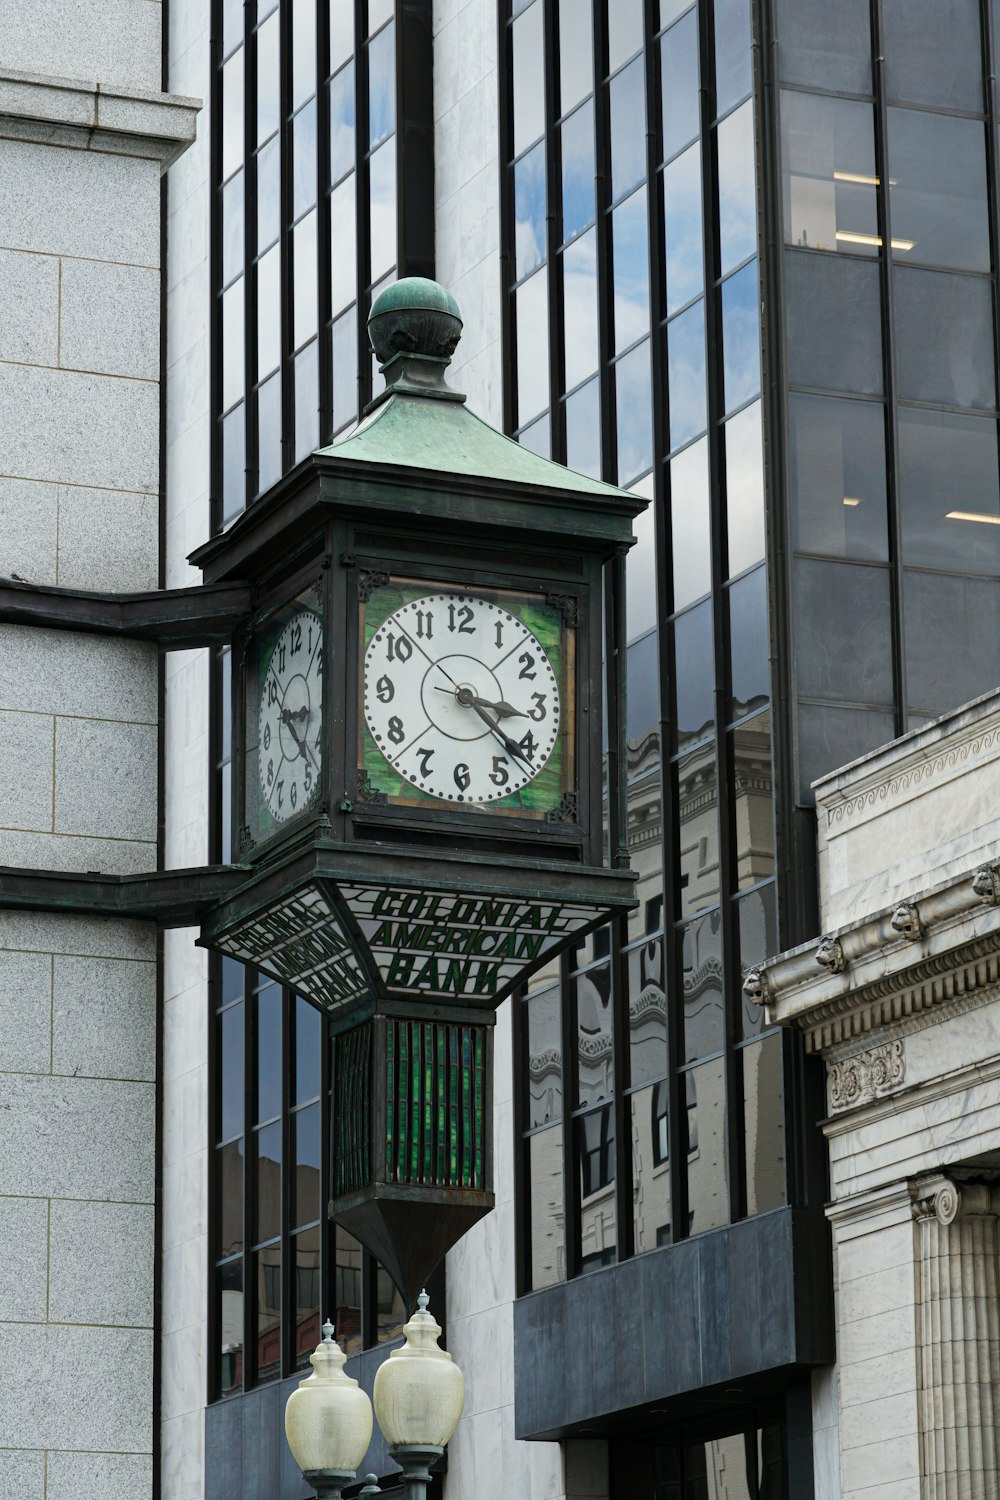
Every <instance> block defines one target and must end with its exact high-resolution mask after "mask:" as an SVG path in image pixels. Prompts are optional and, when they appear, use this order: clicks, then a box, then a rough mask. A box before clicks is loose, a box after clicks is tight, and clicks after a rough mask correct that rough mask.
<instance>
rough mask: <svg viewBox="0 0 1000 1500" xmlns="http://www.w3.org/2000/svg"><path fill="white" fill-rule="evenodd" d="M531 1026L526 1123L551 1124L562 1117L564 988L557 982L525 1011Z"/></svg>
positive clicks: (529, 1032) (536, 996)
mask: <svg viewBox="0 0 1000 1500" xmlns="http://www.w3.org/2000/svg"><path fill="white" fill-rule="evenodd" d="M522 1014H523V1016H524V1023H523V1024H524V1025H525V1027H526V1030H527V1045H528V1097H527V1100H526V1103H525V1114H526V1124H527V1126H528V1128H529V1129H534V1127H535V1126H536V1125H548V1124H550V1123H551V1122H552V1121H553V1120H559V1119H561V1118H562V1112H563V1056H562V989H561V987H560V986H559V985H554V986H553V987H552V988H551V989H547V990H543V991H542V992H541V993H540V994H537V995H533V996H532V997H531V999H530V1000H528V1001H526V1002H525V1008H524V1011H523V1012H522Z"/></svg>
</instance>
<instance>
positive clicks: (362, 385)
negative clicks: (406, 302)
mask: <svg viewBox="0 0 1000 1500" xmlns="http://www.w3.org/2000/svg"><path fill="white" fill-rule="evenodd" d="M367 35H368V4H367V0H356V4H355V13H354V69H355V71H354V98H355V105H354V149H355V158H354V159H355V188H354V191H355V200H354V202H355V212H354V218H355V232H356V234H357V261H356V264H357V279H358V284H357V302H356V304H355V306H356V307H357V338H358V417H359V418H360V417H361V416H362V415H363V413H364V409H365V407H366V405H367V404H368V402H369V401H370V400H371V393H372V366H371V354H370V352H369V348H368V312H369V309H370V308H371V292H370V287H371V187H370V184H369V178H370V175H371V174H370V173H369V170H368V143H369V139H370V135H371V129H370V126H371V120H370V114H369V111H370V104H369V98H368V46H367V41H366V38H367Z"/></svg>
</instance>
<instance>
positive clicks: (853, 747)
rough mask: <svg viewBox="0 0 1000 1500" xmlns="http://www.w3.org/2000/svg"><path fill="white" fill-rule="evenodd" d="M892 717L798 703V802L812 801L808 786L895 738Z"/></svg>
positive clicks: (863, 711) (857, 709) (868, 710)
mask: <svg viewBox="0 0 1000 1500" xmlns="http://www.w3.org/2000/svg"><path fill="white" fill-rule="evenodd" d="M893 725H894V721H893V716H892V714H891V713H889V712H885V713H879V712H874V711H872V710H870V709H861V708H833V707H832V706H831V705H829V704H823V705H818V704H813V703H802V704H800V705H799V712H798V726H799V733H798V747H799V801H800V802H801V803H802V804H803V806H805V807H811V806H812V805H813V803H814V801H815V798H814V796H813V793H812V791H811V790H810V782H813V781H816V780H817V779H818V778H819V777H820V776H826V775H827V773H828V772H830V771H835V770H837V769H838V767H840V766H846V765H847V764H848V763H849V762H850V761H852V760H857V758H858V756H859V755H867V754H868V751H869V750H877V749H878V748H879V746H880V745H887V744H888V743H889V741H890V740H891V739H893V738H894V736H895V733H896V731H895V728H894V727H893Z"/></svg>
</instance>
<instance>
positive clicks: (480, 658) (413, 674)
mask: <svg viewBox="0 0 1000 1500" xmlns="http://www.w3.org/2000/svg"><path fill="white" fill-rule="evenodd" d="M364 695H365V718H366V720H367V722H368V728H369V729H370V730H371V733H372V736H373V738H374V740H375V743H376V745H377V746H378V748H379V750H381V752H382V754H383V755H384V756H385V758H386V760H387V761H388V762H389V764H390V765H391V766H393V767H394V769H395V770H396V771H398V772H399V774H400V775H401V776H403V777H405V779H406V780H407V781H409V782H411V783H412V785H413V786H415V787H419V788H420V790H421V791H422V792H426V793H427V794H428V795H429V796H431V797H438V798H440V799H441V801H443V802H462V803H470V802H471V803H487V802H499V801H501V800H502V799H503V798H504V797H509V796H511V794H512V793H514V792H518V791H520V790H521V788H522V787H524V786H527V784H528V782H530V781H533V780H534V778H535V777H536V776H537V775H538V773H539V771H541V770H542V768H543V767H544V766H545V764H546V762H547V761H548V759H549V757H550V756H551V754H552V751H553V749H554V748H555V744H556V740H557V738H558V735H559V722H560V702H559V683H558V681H557V678H556V674H555V671H554V670H553V667H552V663H551V662H550V661H549V658H548V657H547V655H546V654H545V651H544V649H543V648H542V646H541V645H540V644H539V642H538V639H537V638H536V636H535V635H533V634H532V632H531V631H530V630H529V629H528V627H527V626H526V625H524V624H522V622H521V621H520V620H519V619H518V618H517V616H516V615H514V614H510V613H509V612H508V611H507V610H506V609H504V607H503V605H502V604H491V603H490V602H489V601H488V600H486V599H477V598H474V597H472V596H470V595H456V594H428V595H427V596H426V597H425V598H423V599H415V600H414V601H413V602H412V603H410V604H404V605H403V606H402V608H400V609H397V610H396V612H395V613H394V614H391V615H390V616H389V617H388V619H386V620H385V621H384V623H383V624H382V625H381V626H380V627H379V629H378V630H377V631H376V632H375V634H374V636H373V637H372V639H371V641H370V643H369V645H368V650H367V651H366V653H365V671H364Z"/></svg>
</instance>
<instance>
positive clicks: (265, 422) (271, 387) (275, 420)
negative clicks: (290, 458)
mask: <svg viewBox="0 0 1000 1500" xmlns="http://www.w3.org/2000/svg"><path fill="white" fill-rule="evenodd" d="M280 478H281V374H280V372H279V373H278V374H277V375H272V376H271V379H270V380H265V382H264V384H263V385H262V386H261V387H260V390H259V391H258V392H257V486H258V489H260V490H266V489H267V488H268V486H269V485H272V484H273V483H274V481H275V480H276V479H280Z"/></svg>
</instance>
